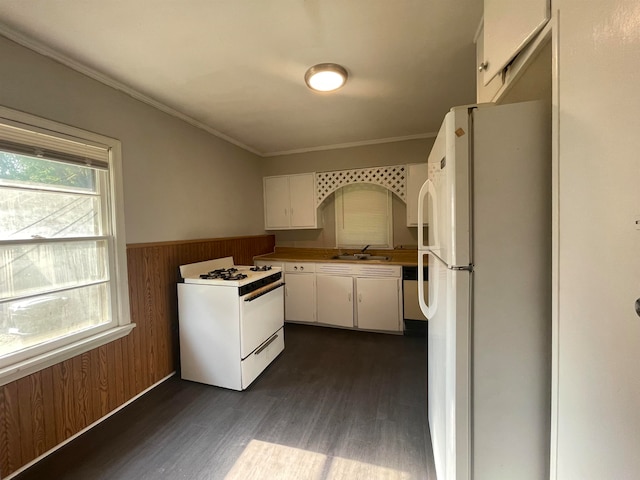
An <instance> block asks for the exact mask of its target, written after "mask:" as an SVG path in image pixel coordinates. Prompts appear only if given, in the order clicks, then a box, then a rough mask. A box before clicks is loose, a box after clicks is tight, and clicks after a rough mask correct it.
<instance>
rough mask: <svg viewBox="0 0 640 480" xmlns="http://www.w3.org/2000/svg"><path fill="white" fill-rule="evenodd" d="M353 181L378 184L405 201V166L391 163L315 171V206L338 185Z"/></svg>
mask: <svg viewBox="0 0 640 480" xmlns="http://www.w3.org/2000/svg"><path fill="white" fill-rule="evenodd" d="M354 183H373V184H375V185H380V186H382V187H384V188H386V189H387V190H390V191H391V192H393V193H394V194H396V195H397V196H398V197H399V198H400V199H401V200H402V201H403V202H404V203H407V168H406V166H405V165H392V166H388V167H371V168H356V169H353V170H338V171H334V172H320V173H316V206H318V205H320V204H321V203H322V202H323V201H324V200H325V199H326V198H327V197H328V196H329V195H331V194H332V193H333V192H335V191H336V190H337V189H339V188H340V187H344V186H345V185H352V184H354Z"/></svg>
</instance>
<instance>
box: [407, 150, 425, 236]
mask: <svg viewBox="0 0 640 480" xmlns="http://www.w3.org/2000/svg"><path fill="white" fill-rule="evenodd" d="M426 181H427V162H426V161H425V162H424V163H414V164H410V165H407V227H417V226H418V193H420V189H421V188H422V184H423V183H424V182H426ZM422 216H423V222H424V224H425V225H426V224H427V208H426V205H425V208H424V211H423V215H422Z"/></svg>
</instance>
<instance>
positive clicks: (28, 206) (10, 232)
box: [0, 186, 102, 240]
mask: <svg viewBox="0 0 640 480" xmlns="http://www.w3.org/2000/svg"><path fill="white" fill-rule="evenodd" d="M101 230H102V229H101V225H100V199H99V198H98V197H96V196H87V195H79V194H73V193H61V192H46V191H39V190H22V189H15V188H6V187H2V186H0V239H2V240H14V239H25V238H38V237H43V238H68V237H90V236H94V235H102V231H101Z"/></svg>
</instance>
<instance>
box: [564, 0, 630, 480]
mask: <svg viewBox="0 0 640 480" xmlns="http://www.w3.org/2000/svg"><path fill="white" fill-rule="evenodd" d="M552 3H553V15H554V20H555V21H557V27H558V28H557V29H556V30H555V31H554V44H555V46H556V52H555V53H556V58H557V61H558V65H559V66H558V70H557V76H556V78H555V80H554V94H555V97H554V108H555V112H556V118H557V122H556V124H555V126H556V129H557V134H558V138H557V153H556V156H555V158H556V162H557V163H556V176H555V199H554V204H555V206H556V207H557V211H556V212H557V213H556V225H555V235H554V249H555V253H556V256H555V258H556V264H555V275H554V277H555V279H554V281H555V282H556V288H555V292H554V298H555V306H554V307H555V308H554V309H555V312H554V337H555V342H556V343H555V345H554V347H555V351H554V371H555V378H554V384H555V386H554V392H555V393H554V405H555V406H554V425H555V427H554V429H553V430H554V434H553V435H552V442H554V448H552V475H551V478H553V479H555V478H557V479H562V480H571V479H580V480H601V479H605V478H606V479H616V480H632V479H638V478H640V318H638V316H637V315H636V313H635V312H634V302H635V300H636V299H637V298H638V297H640V230H639V229H638V228H637V226H636V225H635V221H636V220H637V219H640V157H639V156H638V151H640V137H639V135H638V132H640V115H638V110H639V109H640V93H639V90H638V86H639V85H640V3H639V2H638V1H637V0H590V1H588V2H587V1H584V0H557V1H554V2H552ZM554 460H555V461H554Z"/></svg>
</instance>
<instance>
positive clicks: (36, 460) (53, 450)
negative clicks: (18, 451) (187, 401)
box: [0, 372, 176, 480]
mask: <svg viewBox="0 0 640 480" xmlns="http://www.w3.org/2000/svg"><path fill="white" fill-rule="evenodd" d="M175 374H176V372H171V373H170V374H169V375H167V376H166V377H164V378H162V379H160V380H159V381H157V382H156V383H154V384H153V385H151V386H150V387H148V388H147V389H145V390H143V391H142V392H140V393H139V394H137V395H136V396H135V397H131V398H130V399H129V400H127V401H126V402H125V403H123V404H122V405H120V406H119V407H117V408H116V409H114V410H112V411H110V412H109V413H107V414H106V415H105V416H104V417H101V418H99V419H98V420H96V421H95V422H93V423H92V424H91V425H89V426H87V427H85V428H83V429H82V430H80V431H79V432H78V433H76V434H75V435H72V436H71V437H69V438H67V439H66V440H65V441H63V442H62V443H59V444H58V445H56V446H55V447H53V448H52V449H51V450H48V451H46V452H45V453H43V454H42V455H40V456H39V457H37V458H34V459H33V460H31V461H30V462H29V463H27V464H25V465H23V466H22V467H20V468H19V469H18V470H16V471H15V472H12V473H10V474H9V476H8V477H4V480H11V479H12V478H14V477H16V476H17V475H19V474H21V473H22V472H24V471H25V470H26V469H27V468H29V467H32V466H33V465H35V464H36V463H38V462H39V461H40V460H42V459H43V458H45V457H48V456H49V455H51V454H52V453H53V452H55V451H56V450H58V449H60V448H62V447H64V446H65V445H66V444H67V443H69V442H71V441H73V440H75V439H76V438H78V437H79V436H80V435H82V434H83V433H85V432H87V431H89V430H91V429H92V428H93V427H95V426H96V425H98V424H100V423H102V422H104V421H105V420H106V419H107V418H109V417H111V416H112V415H115V414H116V413H118V412H119V411H120V410H122V409H123V408H125V407H126V406H128V405H130V404H131V403H133V402H135V401H136V400H137V399H138V398H140V397H142V396H143V395H144V394H146V393H147V392H149V391H151V390H153V389H154V388H156V387H157V386H158V385H160V384H161V383H163V382H165V381H166V380H168V379H169V378H171V377H173V376H174V375H175ZM0 478H1V477H0Z"/></svg>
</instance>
